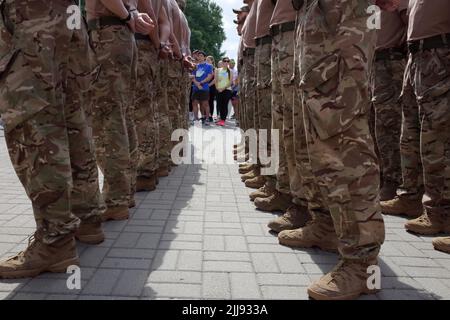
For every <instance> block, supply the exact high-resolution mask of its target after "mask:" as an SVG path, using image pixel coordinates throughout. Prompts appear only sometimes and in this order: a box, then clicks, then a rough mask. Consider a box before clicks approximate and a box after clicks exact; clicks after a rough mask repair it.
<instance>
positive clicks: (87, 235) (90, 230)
mask: <svg viewBox="0 0 450 320" xmlns="http://www.w3.org/2000/svg"><path fill="white" fill-rule="evenodd" d="M75 238H76V239H77V240H78V241H80V242H83V243H87V244H99V243H102V242H103V241H105V234H104V233H103V229H102V221H101V218H99V219H92V220H91V221H83V220H82V221H81V223H80V227H79V228H78V230H77V231H76V232H75Z"/></svg>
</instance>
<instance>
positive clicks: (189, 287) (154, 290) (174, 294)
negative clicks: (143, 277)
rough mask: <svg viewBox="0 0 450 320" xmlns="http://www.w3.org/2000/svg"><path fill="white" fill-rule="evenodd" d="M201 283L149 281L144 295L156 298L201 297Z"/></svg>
mask: <svg viewBox="0 0 450 320" xmlns="http://www.w3.org/2000/svg"><path fill="white" fill-rule="evenodd" d="M201 291H202V287H201V285H199V284H184V283H183V284H175V283H147V284H146V285H145V287H144V292H143V296H144V297H148V298H151V299H154V298H189V299H191V298H201Z"/></svg>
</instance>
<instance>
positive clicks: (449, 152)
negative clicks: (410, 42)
mask: <svg viewBox="0 0 450 320" xmlns="http://www.w3.org/2000/svg"><path fill="white" fill-rule="evenodd" d="M437 71H439V72H437ZM405 82H406V84H408V83H409V84H410V85H411V86H412V87H413V88H414V93H415V96H416V99H417V102H418V105H419V122H420V125H421V127H420V140H419V141H420V152H421V159H422V165H423V177H424V179H423V181H424V188H425V195H426V197H425V198H424V199H427V198H429V199H427V200H425V201H424V202H423V203H424V207H425V209H426V211H427V213H428V215H432V214H445V215H447V217H448V216H449V215H450V130H449V128H448V124H449V123H450V49H449V48H448V47H444V48H437V49H431V50H425V51H420V52H418V53H415V54H410V56H409V61H408V65H407V70H406V73H405Z"/></svg>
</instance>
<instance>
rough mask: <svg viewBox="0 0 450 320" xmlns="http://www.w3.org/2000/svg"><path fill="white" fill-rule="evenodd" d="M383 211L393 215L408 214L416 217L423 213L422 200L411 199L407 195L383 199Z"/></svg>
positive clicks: (381, 204)
mask: <svg viewBox="0 0 450 320" xmlns="http://www.w3.org/2000/svg"><path fill="white" fill-rule="evenodd" d="M380 206H381V212H383V213H384V214H392V215H406V216H408V217H413V218H416V217H418V216H420V215H421V214H422V213H423V206H422V201H421V200H411V199H408V198H406V197H395V198H394V199H392V200H387V201H381V202H380Z"/></svg>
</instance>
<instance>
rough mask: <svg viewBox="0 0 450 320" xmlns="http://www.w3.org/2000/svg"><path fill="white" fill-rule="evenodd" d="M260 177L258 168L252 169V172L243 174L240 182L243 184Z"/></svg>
mask: <svg viewBox="0 0 450 320" xmlns="http://www.w3.org/2000/svg"><path fill="white" fill-rule="evenodd" d="M259 175H261V170H260V168H259V167H254V168H253V169H252V170H250V171H249V172H247V173H246V174H243V175H242V176H241V180H242V182H245V181H246V180H249V179H253V178H256V177H258V176H259Z"/></svg>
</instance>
